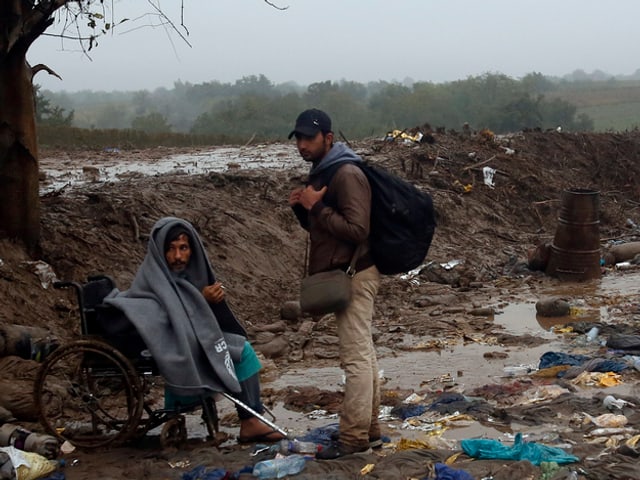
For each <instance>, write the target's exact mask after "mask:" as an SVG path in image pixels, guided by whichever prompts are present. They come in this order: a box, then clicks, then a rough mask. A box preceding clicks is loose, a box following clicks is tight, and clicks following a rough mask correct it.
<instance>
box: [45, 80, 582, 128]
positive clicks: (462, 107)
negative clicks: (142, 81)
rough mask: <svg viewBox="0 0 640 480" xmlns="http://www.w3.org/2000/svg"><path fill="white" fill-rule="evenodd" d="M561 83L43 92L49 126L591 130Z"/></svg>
mask: <svg viewBox="0 0 640 480" xmlns="http://www.w3.org/2000/svg"><path fill="white" fill-rule="evenodd" d="M558 88H559V85H558V83H557V82H554V81H552V80H551V79H549V78H547V77H545V76H543V75H542V74H539V73H531V74H528V75H526V76H525V77H523V78H522V79H514V78H510V77H508V76H506V75H502V74H493V73H491V74H489V73H488V74H484V75H480V76H475V77H469V78H467V79H465V80H458V81H455V82H448V83H441V84H436V83H431V82H415V83H400V82H386V81H377V82H369V83H367V84H362V83H357V82H352V81H346V80H342V81H337V82H336V81H323V82H317V83H313V84H310V85H308V86H306V87H304V86H299V85H297V84H295V83H292V82H289V83H284V84H274V83H273V82H271V81H270V80H269V79H268V78H266V77H265V76H264V75H257V76H248V77H243V78H241V79H240V80H237V81H235V82H234V83H221V82H218V81H212V82H205V83H201V84H191V83H188V82H176V83H175V84H174V86H173V88H172V89H167V88H159V89H156V90H154V91H152V92H150V91H147V90H142V91H135V92H94V91H81V92H75V93H67V92H51V91H47V90H44V91H41V90H40V89H38V91H37V94H36V105H37V108H38V112H39V113H38V115H37V117H38V121H39V122H40V124H41V125H53V126H60V125H66V126H73V127H78V128H85V129H133V130H139V131H143V132H147V133H153V134H157V133H165V132H166V133H169V132H173V133H181V134H191V135H200V136H203V135H204V136H217V137H220V138H238V139H246V138H248V137H250V136H252V137H254V138H255V139H258V140H283V139H284V138H285V137H286V135H287V134H288V132H289V131H290V130H291V126H292V124H293V122H294V120H295V118H296V116H297V114H298V113H299V112H300V111H302V110H304V109H306V108H310V107H316V108H320V109H323V110H325V111H327V112H328V113H329V114H330V115H331V116H332V118H333V120H334V124H335V125H334V126H335V128H334V130H336V131H340V132H344V134H345V135H346V136H347V137H348V138H353V139H358V138H365V137H370V136H376V135H384V134H385V133H386V132H387V131H390V130H393V129H400V130H402V129H406V128H413V127H417V126H422V125H425V124H428V125H430V126H432V127H433V128H445V129H449V130H451V129H453V130H459V129H461V128H462V126H463V124H465V123H467V124H468V125H470V126H471V128H472V129H477V130H480V129H485V128H486V129H490V130H491V131H493V132H495V133H507V132H513V131H519V130H523V129H549V128H556V127H557V126H559V125H561V126H562V127H563V129H565V130H571V131H589V130H593V127H594V125H593V120H592V119H591V118H590V117H588V116H587V115H584V114H580V113H578V110H577V107H576V106H575V105H573V104H571V103H569V102H568V101H566V100H564V99H563V98H561V97H559V96H557V95H553V92H554V91H557V90H558Z"/></svg>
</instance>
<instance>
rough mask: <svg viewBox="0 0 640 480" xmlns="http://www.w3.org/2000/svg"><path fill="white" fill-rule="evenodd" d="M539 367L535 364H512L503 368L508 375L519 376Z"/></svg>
mask: <svg viewBox="0 0 640 480" xmlns="http://www.w3.org/2000/svg"><path fill="white" fill-rule="evenodd" d="M536 370H537V368H536V367H535V366H534V365H512V366H507V367H504V368H503V369H502V371H503V372H504V374H505V376H507V377H519V376H521V375H528V374H530V373H532V372H535V371H536Z"/></svg>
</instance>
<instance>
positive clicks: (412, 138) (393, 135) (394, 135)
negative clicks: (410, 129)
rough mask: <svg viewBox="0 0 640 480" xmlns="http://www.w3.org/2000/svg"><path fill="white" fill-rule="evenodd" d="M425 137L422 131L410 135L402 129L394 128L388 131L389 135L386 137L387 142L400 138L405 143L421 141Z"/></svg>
mask: <svg viewBox="0 0 640 480" xmlns="http://www.w3.org/2000/svg"><path fill="white" fill-rule="evenodd" d="M423 137H424V134H423V133H422V132H417V133H416V134H415V135H409V134H408V133H406V132H404V131H402V130H393V131H391V132H387V135H386V136H385V138H384V139H385V141H387V142H393V141H396V140H398V139H400V140H402V141H403V142H404V143H420V141H422V138H423Z"/></svg>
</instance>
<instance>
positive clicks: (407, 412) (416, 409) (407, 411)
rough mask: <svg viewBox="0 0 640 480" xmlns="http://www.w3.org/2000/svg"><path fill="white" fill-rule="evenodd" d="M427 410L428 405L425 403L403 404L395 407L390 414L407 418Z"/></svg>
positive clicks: (403, 418)
mask: <svg viewBox="0 0 640 480" xmlns="http://www.w3.org/2000/svg"><path fill="white" fill-rule="evenodd" d="M426 411H427V407H426V406H424V405H401V406H399V407H394V408H393V409H392V410H391V412H390V414H391V415H393V416H394V417H398V418H401V419H402V420H406V419H407V418H411V417H417V416H419V415H422V414H423V413H424V412H426Z"/></svg>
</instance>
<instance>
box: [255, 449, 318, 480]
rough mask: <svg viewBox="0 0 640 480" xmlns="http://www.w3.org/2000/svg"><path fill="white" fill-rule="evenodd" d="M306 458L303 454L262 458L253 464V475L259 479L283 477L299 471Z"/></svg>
mask: <svg viewBox="0 0 640 480" xmlns="http://www.w3.org/2000/svg"><path fill="white" fill-rule="evenodd" d="M306 462H307V460H306V459H305V458H304V456H303V455H289V456H287V457H276V458H274V459H272V460H263V461H262V462H258V463H256V464H255V465H254V466H253V473H252V475H253V476H254V477H257V478H259V479H261V480H267V479H271V478H283V477H286V476H287V475H295V474H297V473H300V472H301V471H302V470H303V469H304V466H305V464H306Z"/></svg>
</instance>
